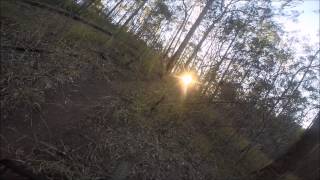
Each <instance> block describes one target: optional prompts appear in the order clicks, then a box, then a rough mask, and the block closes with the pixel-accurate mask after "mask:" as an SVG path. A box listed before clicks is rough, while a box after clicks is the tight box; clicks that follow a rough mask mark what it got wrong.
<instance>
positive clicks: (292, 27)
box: [274, 0, 320, 44]
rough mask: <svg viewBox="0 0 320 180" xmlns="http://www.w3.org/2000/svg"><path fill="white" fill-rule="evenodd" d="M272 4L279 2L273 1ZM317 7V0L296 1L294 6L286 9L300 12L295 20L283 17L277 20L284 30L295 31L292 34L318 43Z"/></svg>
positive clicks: (318, 3) (318, 17) (319, 19)
mask: <svg viewBox="0 0 320 180" xmlns="http://www.w3.org/2000/svg"><path fill="white" fill-rule="evenodd" d="M274 4H275V5H276V4H279V2H276V1H275V2H274ZM319 9H320V1H319V0H304V1H303V2H299V3H297V4H296V5H295V7H292V8H288V11H291V10H294V11H298V12H299V13H300V15H299V16H298V18H297V21H296V22H294V21H293V20H291V19H289V18H285V17H283V18H279V22H281V23H282V24H283V26H284V28H285V31H288V32H295V33H294V34H293V35H296V36H299V37H306V38H308V39H309V40H310V43H313V44H314V43H318V44H319V27H320V25H319V24H320V16H319Z"/></svg>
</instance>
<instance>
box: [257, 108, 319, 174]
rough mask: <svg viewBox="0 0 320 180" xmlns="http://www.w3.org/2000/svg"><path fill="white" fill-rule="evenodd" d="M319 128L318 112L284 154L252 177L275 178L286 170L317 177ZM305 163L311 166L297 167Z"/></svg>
mask: <svg viewBox="0 0 320 180" xmlns="http://www.w3.org/2000/svg"><path fill="white" fill-rule="evenodd" d="M319 128H320V113H318V114H317V116H316V117H315V119H314V120H313V123H312V125H311V127H309V128H308V129H307V130H306V131H305V133H304V134H303V135H302V137H301V138H300V139H299V140H298V141H297V142H296V143H295V144H294V145H293V146H292V147H290V148H289V150H288V151H287V152H286V153H285V154H283V155H282V156H280V157H279V158H277V159H276V160H275V161H273V163H271V164H269V165H267V166H266V167H264V168H262V169H260V170H257V171H255V172H253V173H252V176H253V177H252V178H253V179H257V180H258V179H259V180H269V179H277V178H278V177H279V176H280V175H283V174H285V173H287V172H292V173H294V174H298V175H299V176H300V177H301V178H303V179H310V180H316V179H317V178H319V177H318V176H319V169H318V167H319V166H318V165H319V162H320V159H319V154H318V152H319V133H320V132H319ZM306 161H307V162H306ZM307 164H310V165H311V166H310V165H309V168H302V169H301V168H298V167H299V166H300V167H301V165H304V166H306V165H307ZM302 171H303V172H302Z"/></svg>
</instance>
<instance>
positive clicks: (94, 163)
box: [0, 1, 269, 180]
mask: <svg viewBox="0 0 320 180" xmlns="http://www.w3.org/2000/svg"><path fill="white" fill-rule="evenodd" d="M107 27H109V29H108V30H110V31H111V32H113V33H115V31H114V27H112V25H109V26H107ZM117 33H120V34H118V36H116V37H111V36H110V35H108V34H105V33H103V32H101V31H99V30H97V29H94V28H92V27H90V26H89V25H88V24H83V23H82V22H79V21H76V20H74V19H71V18H70V17H65V16H63V15H61V14H57V13H55V12H52V11H48V10H46V9H43V8H38V7H34V6H30V5H29V4H26V3H23V2H20V1H14V2H11V1H1V61H2V63H1V64H2V66H1V93H2V94H1V110H2V113H1V134H0V135H1V136H0V138H1V158H10V159H19V160H22V161H23V162H24V163H26V164H28V166H29V167H32V168H33V171H34V172H35V173H42V174H45V175H46V176H47V177H49V178H50V179H99V178H100V179H119V180H120V179H172V180H173V179H210V178H219V177H225V178H234V177H237V178H238V179H240V178H241V177H242V176H243V175H245V174H247V173H248V172H250V171H252V170H254V168H259V167H262V166H263V165H265V164H266V163H268V162H269V159H268V158H267V157H266V156H265V155H263V154H262V153H260V152H258V151H255V150H253V151H252V154H254V155H256V156H253V155H252V156H251V157H252V158H251V160H250V161H249V160H248V161H245V162H244V164H243V165H238V166H235V163H236V159H238V158H239V156H238V155H239V151H240V149H241V147H244V146H246V145H247V144H248V142H247V141H246V140H245V139H243V138H241V137H236V136H235V135H234V134H235V132H233V130H232V129H230V128H229V129H227V130H223V131H221V130H218V129H214V130H212V129H213V128H214V127H217V126H219V123H218V122H219V121H217V120H218V119H222V118H223V117H224V116H230V114H223V113H220V114H219V112H216V114H215V115H214V116H211V114H203V113H197V112H202V111H203V110H208V112H210V111H212V109H217V107H218V106H220V107H221V105H211V106H208V105H206V104H197V105H196V106H194V105H193V104H192V101H190V102H188V103H186V101H187V100H186V98H185V97H182V95H181V93H180V87H179V83H177V80H176V79H175V78H174V77H171V76H168V77H167V76H164V77H162V78H161V76H160V75H161V72H157V71H155V70H154V69H156V68H157V69H161V68H159V67H160V66H161V64H157V61H156V59H155V57H156V55H155V54H154V52H153V51H151V50H148V49H147V47H146V45H145V44H144V43H143V42H140V41H139V40H134V39H133V40H132V39H130V38H132V37H131V36H130V35H128V34H126V33H122V32H119V31H118V32H117ZM121 33H122V34H121ZM146 59H147V60H148V61H145V60H146ZM155 67H156V68H155ZM190 96H191V95H190ZM189 106H193V108H192V109H193V111H192V113H190V112H189V110H190V107H189ZM227 106H230V105H226V107H227ZM222 107H223V106H222ZM210 108H211V109H210ZM230 134H231V136H230V137H229V136H228V138H225V137H227V136H225V135H230ZM218 139H219V140H218ZM232 140H234V141H237V143H239V144H240V145H241V146H240V145H233V144H232V145H230V144H231V143H230V142H231V141H232ZM226 145H228V148H225V146H226ZM231 147H232V148H231ZM254 157H256V158H258V159H259V160H258V161H257V160H255V159H254ZM252 162H254V165H253V163H252ZM250 163H251V164H250ZM235 167H236V168H235ZM252 167H254V168H252ZM231 172H232V173H231Z"/></svg>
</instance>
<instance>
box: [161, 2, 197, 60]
mask: <svg viewBox="0 0 320 180" xmlns="http://www.w3.org/2000/svg"><path fill="white" fill-rule="evenodd" d="M193 9H194V7H193V8H192V10H191V12H190V14H189V15H188V14H187V13H186V15H185V17H184V19H183V21H182V23H181V25H180V26H179V28H178V30H177V31H176V33H175V34H174V35H173V37H172V38H170V39H171V41H170V43H169V45H168V47H167V48H166V51H165V52H164V54H163V57H167V56H168V54H169V52H170V49H171V47H172V44H173V43H174V41H175V40H176V39H177V37H178V36H179V34H180V35H181V34H182V33H181V31H182V29H183V28H184V27H185V26H186V24H187V22H188V20H189V18H190V16H191V14H192V12H193ZM179 39H180V36H179V38H178V40H179Z"/></svg>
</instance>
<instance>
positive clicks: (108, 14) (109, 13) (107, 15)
mask: <svg viewBox="0 0 320 180" xmlns="http://www.w3.org/2000/svg"><path fill="white" fill-rule="evenodd" d="M122 2H123V0H120V1H119V2H118V3H117V4H116V5H115V6H113V8H112V9H111V10H110V11H109V12H108V13H107V14H106V17H109V16H110V15H111V14H112V13H113V12H114V10H116V8H117V7H118V6H120V4H121V3H122Z"/></svg>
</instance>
